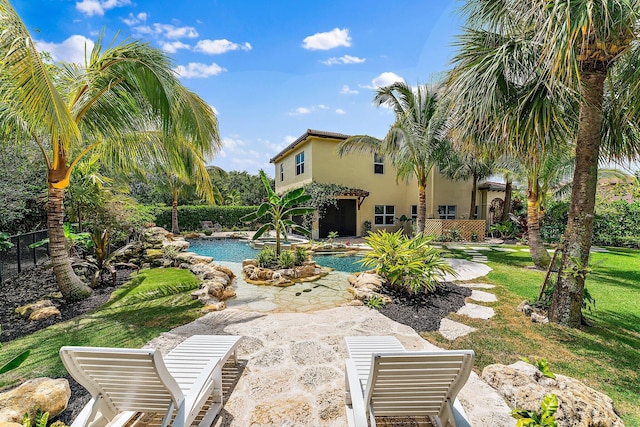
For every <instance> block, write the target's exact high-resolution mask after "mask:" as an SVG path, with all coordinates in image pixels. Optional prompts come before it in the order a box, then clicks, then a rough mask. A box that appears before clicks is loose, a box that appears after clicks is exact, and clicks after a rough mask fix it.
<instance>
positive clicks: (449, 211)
mask: <svg viewBox="0 0 640 427" xmlns="http://www.w3.org/2000/svg"><path fill="white" fill-rule="evenodd" d="M438 215H440V219H456V205H439V206H438Z"/></svg>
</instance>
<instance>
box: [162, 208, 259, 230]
mask: <svg viewBox="0 0 640 427" xmlns="http://www.w3.org/2000/svg"><path fill="white" fill-rule="evenodd" d="M256 209H257V206H178V221H179V223H180V228H181V229H182V230H200V228H201V227H202V221H212V222H213V223H218V224H220V225H221V226H222V228H223V229H227V230H230V229H233V228H234V227H238V228H239V229H245V230H255V229H256V228H258V225H257V223H255V222H253V223H243V222H242V221H240V218H242V217H243V216H245V215H248V214H250V213H252V212H255V211H256ZM156 225H157V226H159V227H163V228H166V229H167V230H170V229H171V207H163V208H159V209H158V211H157V213H156Z"/></svg>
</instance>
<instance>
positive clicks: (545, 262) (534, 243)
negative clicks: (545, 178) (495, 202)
mask: <svg viewBox="0 0 640 427" xmlns="http://www.w3.org/2000/svg"><path fill="white" fill-rule="evenodd" d="M540 220H541V217H540V187H539V185H538V179H537V178H535V179H531V178H529V189H528V191H527V234H528V237H529V250H530V251H531V259H532V260H533V263H534V264H535V266H536V267H538V268H545V269H546V268H547V267H548V266H549V262H550V261H551V258H550V257H549V253H548V252H547V250H546V249H545V247H544V244H543V242H542V234H540Z"/></svg>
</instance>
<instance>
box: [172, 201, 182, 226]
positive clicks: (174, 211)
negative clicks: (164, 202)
mask: <svg viewBox="0 0 640 427" xmlns="http://www.w3.org/2000/svg"><path fill="white" fill-rule="evenodd" d="M171 232H172V233H173V234H180V227H179V226H178V198H177V197H174V198H173V200H172V201H171Z"/></svg>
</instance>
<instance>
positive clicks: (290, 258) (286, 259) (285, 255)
mask: <svg viewBox="0 0 640 427" xmlns="http://www.w3.org/2000/svg"><path fill="white" fill-rule="evenodd" d="M295 264H296V257H295V254H294V253H293V252H291V251H289V250H283V251H282V252H280V255H279V256H278V267H280V268H291V267H293V266H294V265H295Z"/></svg>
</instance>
